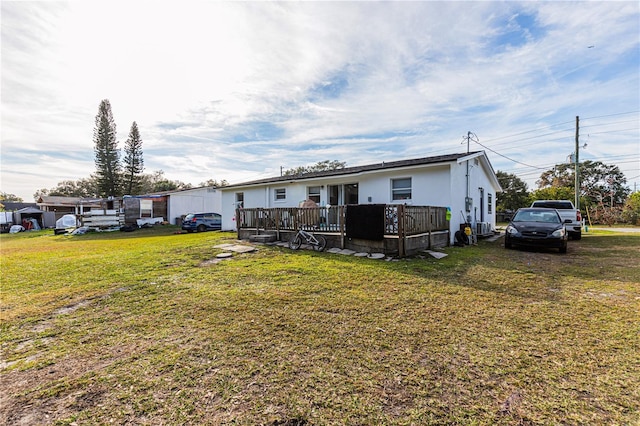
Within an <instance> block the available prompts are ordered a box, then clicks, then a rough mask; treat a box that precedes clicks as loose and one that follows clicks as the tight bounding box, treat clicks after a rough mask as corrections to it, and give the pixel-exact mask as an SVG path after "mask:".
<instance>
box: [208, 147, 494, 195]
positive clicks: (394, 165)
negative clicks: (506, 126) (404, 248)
mask: <svg viewBox="0 0 640 426" xmlns="http://www.w3.org/2000/svg"><path fill="white" fill-rule="evenodd" d="M476 157H484V158H485V159H486V155H485V153H484V151H474V152H469V153H466V152H465V153H458V154H448V155H437V156H434V157H423V158H414V159H410V160H400V161H388V162H384V161H383V162H382V163H375V164H367V165H364V166H355V167H345V168H344V169H336V170H326V171H321V172H312V173H304V174H298V175H285V176H277V177H272V178H266V179H259V180H254V181H249V182H243V183H237V184H233V185H227V186H222V187H220V188H219V189H220V190H222V191H224V190H225V189H229V188H237V187H242V186H251V185H261V184H268V183H277V182H291V181H297V180H305V179H316V178H321V177H329V176H343V175H351V174H357V173H363V172H372V171H380V170H392V169H398V168H403V167H413V166H424V165H436V164H445V163H453V162H458V163H460V162H461V161H464V160H466V159H472V158H476ZM487 163H488V160H487ZM488 164H489V163H488ZM489 167H490V169H491V171H493V167H491V164H489ZM494 175H495V173H494ZM496 182H497V179H496Z"/></svg>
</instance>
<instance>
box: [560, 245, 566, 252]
mask: <svg viewBox="0 0 640 426" xmlns="http://www.w3.org/2000/svg"><path fill="white" fill-rule="evenodd" d="M566 252H567V246H566V245H565V246H562V247H560V253H566Z"/></svg>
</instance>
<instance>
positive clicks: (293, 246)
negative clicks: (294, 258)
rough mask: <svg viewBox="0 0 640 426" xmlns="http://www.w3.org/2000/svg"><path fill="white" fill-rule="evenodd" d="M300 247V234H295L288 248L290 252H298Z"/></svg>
mask: <svg viewBox="0 0 640 426" xmlns="http://www.w3.org/2000/svg"><path fill="white" fill-rule="evenodd" d="M301 245H302V239H301V238H300V234H296V235H294V236H293V238H291V239H290V240H289V248H290V249H291V250H298V249H299V248H300V246H301Z"/></svg>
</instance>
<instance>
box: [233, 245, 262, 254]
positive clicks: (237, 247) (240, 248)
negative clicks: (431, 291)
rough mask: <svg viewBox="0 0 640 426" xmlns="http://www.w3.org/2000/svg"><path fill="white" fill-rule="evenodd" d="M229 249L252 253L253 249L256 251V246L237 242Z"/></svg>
mask: <svg viewBox="0 0 640 426" xmlns="http://www.w3.org/2000/svg"><path fill="white" fill-rule="evenodd" d="M227 250H230V251H235V252H236V253H250V252H252V251H256V248H255V247H250V246H242V245H239V244H237V245H235V246H232V247H228V248H227Z"/></svg>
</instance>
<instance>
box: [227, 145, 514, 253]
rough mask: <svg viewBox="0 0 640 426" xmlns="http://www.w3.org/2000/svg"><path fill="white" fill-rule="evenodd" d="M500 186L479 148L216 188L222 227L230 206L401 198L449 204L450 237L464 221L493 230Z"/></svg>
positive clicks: (230, 217)
mask: <svg viewBox="0 0 640 426" xmlns="http://www.w3.org/2000/svg"><path fill="white" fill-rule="evenodd" d="M501 190H502V189H501V187H500V183H499V182H498V179H497V177H496V174H495V172H494V170H493V167H492V166H491V163H490V162H489V159H488V158H487V155H486V154H485V152H484V151H478V152H471V153H462V154H450V155H441V156H435V157H425V158H416V159H410V160H401V161H391V162H382V163H376V164H369V165H364V166H356V167H348V168H344V169H338V170H331V171H324V172H314V173H307V174H303V175H298V176H278V177H273V178H267V179H261V180H256V181H251V182H245V183H240V184H234V185H229V186H225V187H222V188H220V191H221V192H222V228H223V229H227V230H237V226H236V223H235V221H234V219H235V211H236V208H272V207H297V206H298V205H300V203H301V202H303V201H305V200H312V201H314V202H315V203H316V204H318V205H319V206H326V205H331V206H337V205H349V204H406V205H414V206H434V207H447V208H449V210H450V212H451V215H450V219H449V220H450V238H451V240H453V238H454V233H455V231H456V230H458V229H460V225H461V224H464V223H470V224H472V225H473V229H474V231H477V233H478V234H489V233H491V232H492V231H493V229H494V228H495V223H496V212H495V202H496V193H498V192H500V191H501ZM451 242H453V241H451Z"/></svg>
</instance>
